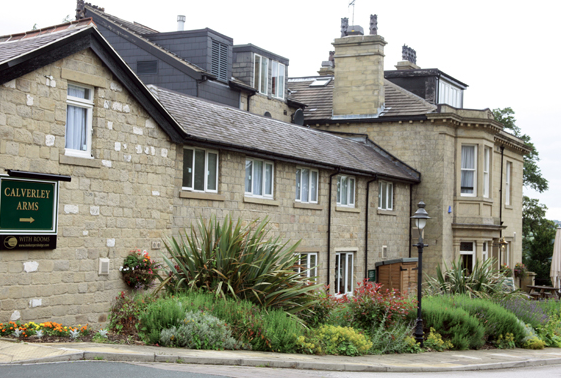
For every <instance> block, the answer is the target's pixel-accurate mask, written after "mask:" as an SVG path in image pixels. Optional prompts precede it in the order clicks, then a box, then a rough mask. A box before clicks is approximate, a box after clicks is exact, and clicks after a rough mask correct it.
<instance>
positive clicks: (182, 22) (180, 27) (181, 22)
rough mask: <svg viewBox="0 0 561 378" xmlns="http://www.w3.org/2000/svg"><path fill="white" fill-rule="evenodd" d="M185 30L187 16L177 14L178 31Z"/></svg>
mask: <svg viewBox="0 0 561 378" xmlns="http://www.w3.org/2000/svg"><path fill="white" fill-rule="evenodd" d="M183 30H185V16H182V15H179V16H177V31H183Z"/></svg>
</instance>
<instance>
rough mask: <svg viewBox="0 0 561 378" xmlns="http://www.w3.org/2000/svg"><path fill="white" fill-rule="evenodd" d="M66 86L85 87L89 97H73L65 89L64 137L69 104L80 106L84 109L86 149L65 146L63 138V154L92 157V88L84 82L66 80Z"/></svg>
mask: <svg viewBox="0 0 561 378" xmlns="http://www.w3.org/2000/svg"><path fill="white" fill-rule="evenodd" d="M68 86H74V87H78V88H83V89H87V90H88V92H89V98H86V99H84V98H79V97H74V96H70V95H69V94H68V88H67V90H66V112H67V118H66V123H65V133H64V135H65V138H66V135H67V130H66V129H67V128H68V107H69V106H74V107H77V108H82V109H86V125H85V127H86V130H85V133H86V149H85V150H76V149H73V148H67V147H66V139H65V148H64V154H65V155H68V156H74V157H79V158H85V159H93V156H92V132H93V130H92V123H93V107H94V99H93V98H94V88H93V87H92V86H89V85H84V84H78V83H72V82H68Z"/></svg>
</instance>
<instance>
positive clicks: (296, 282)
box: [162, 216, 319, 314]
mask: <svg viewBox="0 0 561 378" xmlns="http://www.w3.org/2000/svg"><path fill="white" fill-rule="evenodd" d="M267 224H268V221H267V219H265V220H264V221H262V222H261V223H259V224H258V223H257V222H256V221H254V222H251V223H250V224H249V225H247V226H246V227H242V220H241V219H238V222H237V223H236V224H235V225H234V224H233V222H232V220H231V219H230V218H229V217H228V216H227V217H226V218H225V219H224V222H223V223H222V224H220V223H219V222H218V221H216V219H215V218H212V219H211V220H210V221H209V222H208V223H205V222H203V221H202V220H200V221H199V224H198V227H191V231H190V233H187V232H186V231H185V232H184V233H183V234H181V235H180V236H181V237H180V239H179V240H177V239H176V238H172V239H170V240H168V241H167V242H166V248H167V250H168V252H169V254H170V256H171V258H169V259H168V258H166V257H164V261H165V262H166V264H167V266H168V269H169V273H168V274H169V277H168V278H166V279H165V280H163V283H162V285H164V286H166V285H167V287H168V289H169V291H172V292H179V291H188V290H193V289H200V290H204V291H208V292H211V293H216V294H217V295H218V296H221V297H232V298H235V299H245V300H248V301H250V302H252V303H255V304H257V305H260V306H263V307H265V308H282V309H284V310H285V311H288V312H290V313H293V314H295V313H298V312H302V311H304V310H306V309H308V308H309V307H310V306H311V305H312V304H313V301H314V298H313V292H314V291H315V290H317V289H319V285H310V284H308V280H307V278H306V277H304V276H303V275H301V274H300V273H298V272H297V271H296V270H295V269H294V267H295V265H296V264H297V260H298V256H297V255H296V254H295V253H294V251H295V249H296V247H297V246H298V243H296V244H294V245H292V246H288V245H287V243H285V244H282V243H280V242H279V238H277V239H268V240H266V239H265V237H266V235H267V234H268V231H267V229H266V227H267ZM172 282H173V283H174V286H173V287H170V286H169V284H170V283H172Z"/></svg>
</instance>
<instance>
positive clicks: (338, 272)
mask: <svg viewBox="0 0 561 378" xmlns="http://www.w3.org/2000/svg"><path fill="white" fill-rule="evenodd" d="M341 261H344V262H345V268H346V269H345V271H344V272H343V270H342V266H341ZM349 266H350V267H351V275H350V277H349V275H348V272H349V269H348V267H349ZM354 272H355V271H354V252H351V251H349V252H337V253H336V254H335V276H334V278H335V285H334V288H335V295H336V296H341V295H352V294H353V290H354V286H353V279H354ZM340 278H341V279H340ZM341 285H342V286H343V287H342V288H341Z"/></svg>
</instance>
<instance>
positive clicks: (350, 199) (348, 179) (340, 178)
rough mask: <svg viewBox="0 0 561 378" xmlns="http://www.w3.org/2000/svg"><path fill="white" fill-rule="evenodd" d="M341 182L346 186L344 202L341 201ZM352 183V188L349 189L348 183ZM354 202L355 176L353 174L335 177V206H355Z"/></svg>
mask: <svg viewBox="0 0 561 378" xmlns="http://www.w3.org/2000/svg"><path fill="white" fill-rule="evenodd" d="M342 182H344V184H345V186H346V193H347V198H346V200H345V203H343V202H342V198H341V193H342V191H343V187H342V184H341V183H342ZM350 182H352V183H353V188H352V190H349V183H350ZM355 202H356V178H355V177H354V176H345V175H341V176H338V177H337V206H342V207H355Z"/></svg>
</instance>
